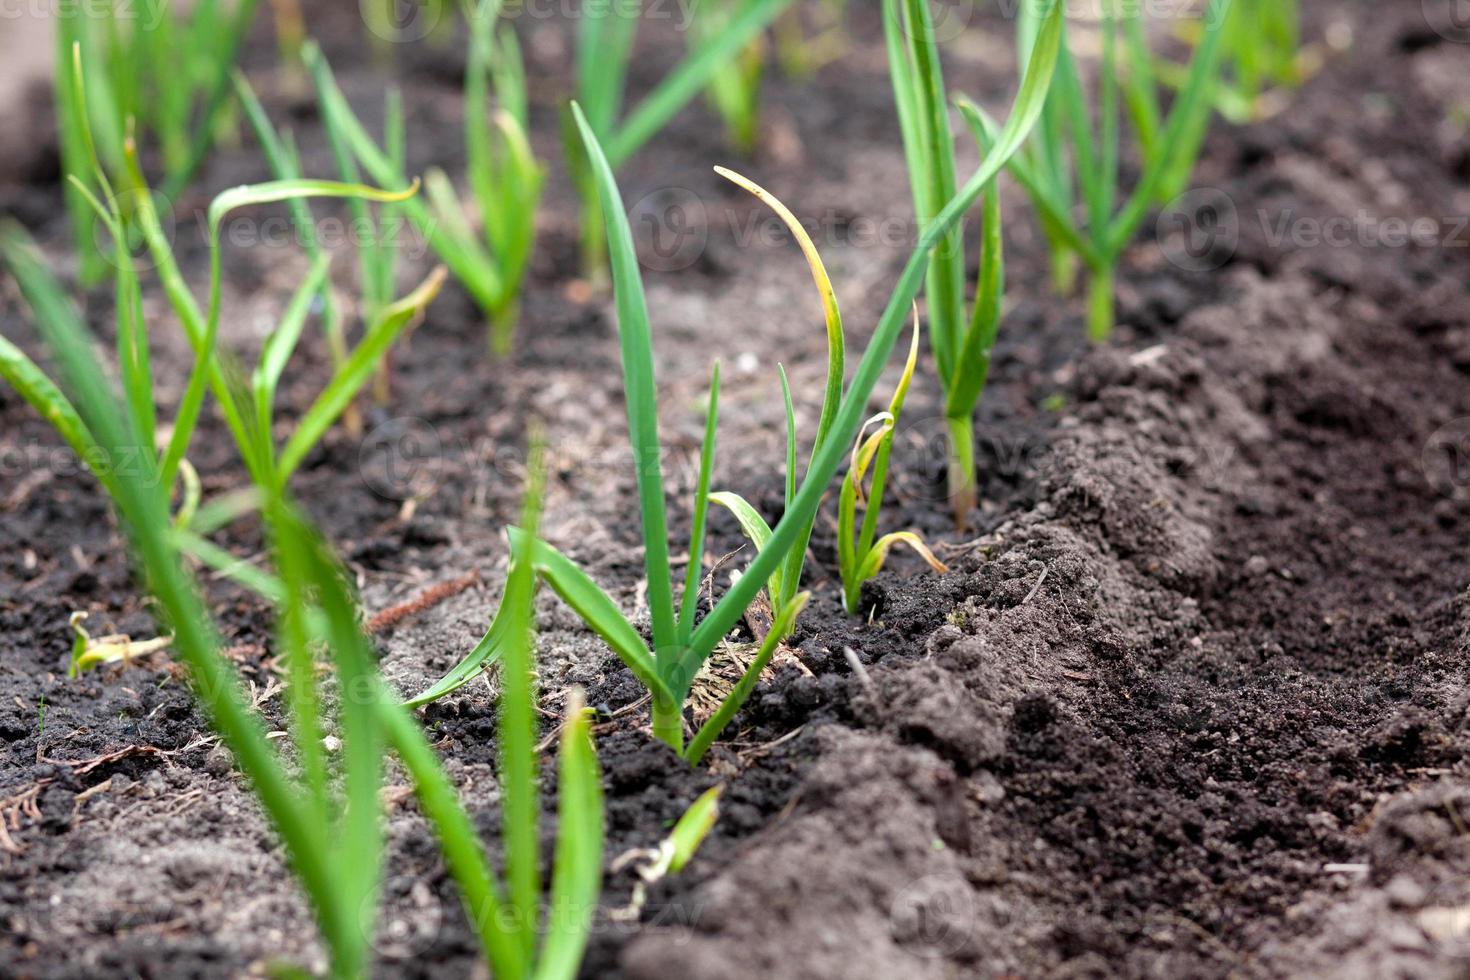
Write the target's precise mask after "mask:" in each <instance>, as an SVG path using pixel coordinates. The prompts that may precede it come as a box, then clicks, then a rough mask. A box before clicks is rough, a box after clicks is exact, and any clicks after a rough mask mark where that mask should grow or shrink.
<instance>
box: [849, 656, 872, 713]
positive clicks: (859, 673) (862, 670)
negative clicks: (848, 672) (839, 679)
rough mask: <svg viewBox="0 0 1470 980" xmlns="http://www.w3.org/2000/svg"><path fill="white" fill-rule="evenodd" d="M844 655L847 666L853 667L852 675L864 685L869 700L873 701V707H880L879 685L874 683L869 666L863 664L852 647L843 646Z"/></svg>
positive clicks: (864, 691)
mask: <svg viewBox="0 0 1470 980" xmlns="http://www.w3.org/2000/svg"><path fill="white" fill-rule="evenodd" d="M842 656H843V658H844V659H845V660H846V661H847V666H849V667H851V668H852V675H853V676H854V677H856V678H857V679H858V683H859V684H861V685H862V686H863V693H864V694H866V695H867V696H868V700H869V701H872V702H873V707H875V708H876V707H878V687H877V685H875V684H874V683H873V677H872V675H871V674H869V673H868V668H866V667H864V666H863V662H862V661H861V660H859V659H858V655H857V653H856V651H854V650H853V648H852V647H843V648H842Z"/></svg>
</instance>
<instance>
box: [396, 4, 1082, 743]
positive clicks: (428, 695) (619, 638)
mask: <svg viewBox="0 0 1470 980" xmlns="http://www.w3.org/2000/svg"><path fill="white" fill-rule="evenodd" d="M1058 36H1059V33H1058V32H1057V31H1055V30H1053V31H1052V32H1051V33H1050V35H1049V37H1051V39H1052V43H1051V44H1046V43H1043V44H1039V45H1038V46H1037V49H1036V51H1035V53H1034V54H1033V60H1032V66H1031V71H1029V72H1028V75H1027V78H1026V80H1025V81H1024V82H1023V83H1022V85H1021V89H1020V92H1019V93H1018V94H1017V96H1016V102H1015V105H1014V106H1013V107H1012V110H1011V114H1010V118H1009V119H1008V120H1007V122H1006V125H1005V128H1004V130H1003V131H1002V132H1001V133H1000V134H999V136H998V138H997V140H996V145H995V147H994V148H993V150H992V152H991V153H990V154H989V155H988V156H987V158H986V159H985V161H984V162H982V163H981V165H980V167H979V169H978V170H977V171H976V172H975V174H974V175H973V176H972V177H971V178H970V180H969V181H968V182H967V183H966V184H965V185H964V187H963V188H961V189H960V191H959V192H958V194H956V195H955V197H954V198H953V200H951V201H950V202H949V204H947V205H946V206H945V207H944V208H943V209H942V210H941V211H940V212H939V214H938V215H936V216H935V218H934V220H933V221H932V222H930V223H929V224H928V226H927V227H926V228H925V229H924V232H923V234H922V235H921V236H920V238H919V241H918V244H917V246H916V247H915V249H914V252H913V254H912V255H911V256H910V257H909V260H908V262H907V264H906V265H905V266H904V270H903V273H902V274H901V276H900V277H899V281H898V284H897V286H896V287H895V289H894V292H893V295H892V296H891V297H890V299H889V301H888V305H887V306H886V307H885V309H884V311H883V315H882V317H881V318H880V319H879V321H878V325H877V329H876V330H875V331H874V334H873V340H872V341H871V342H870V343H869V345H868V348H867V350H866V351H865V352H864V353H863V356H862V359H861V361H860V362H859V363H858V366H857V369H856V371H855V373H854V377H853V380H852V383H851V385H850V386H849V387H848V389H847V392H846V394H845V395H844V396H843V398H842V399H841V401H840V403H839V404H838V406H837V410H836V414H835V416H834V418H833V420H832V423H831V427H830V433H829V437H828V438H827V439H826V440H825V441H824V442H823V443H822V445H821V447H820V448H819V449H818V450H817V452H816V453H815V455H814V456H813V457H812V460H811V462H810V464H809V465H808V467H807V471H806V476H805V477H804V478H803V480H802V482H801V486H800V487H799V488H798V489H797V490H796V491H795V493H794V494H793V495H792V497H791V505H790V506H789V507H787V508H786V512H785V514H784V515H783V516H782V518H781V520H780V521H779V522H777V524H776V526H775V528H773V529H772V530H771V535H770V537H769V539H768V540H767V541H766V542H765V544H764V546H763V547H762V548H761V549H760V551H759V553H758V554H757V555H756V556H755V558H754V560H752V562H751V563H750V565H749V567H748V568H747V569H746V571H745V573H744V574H743V575H741V576H740V578H739V579H738V580H736V581H735V582H734V583H733V584H732V585H731V587H730V588H729V589H728V590H727V591H726V592H725V594H724V595H723V596H721V597H720V599H719V600H718V601H717V602H715V604H714V606H713V608H712V609H710V611H709V612H708V613H707V614H706V615H705V616H704V618H703V619H702V620H700V621H699V622H697V623H696V621H695V613H696V606H697V599H698V595H697V593H698V585H699V581H700V574H701V571H702V568H703V547H704V530H705V519H706V517H707V512H708V493H709V484H710V473H711V468H712V466H713V462H714V442H715V423H716V419H717V416H718V392H719V369H718V366H716V368H715V373H714V375H713V379H712V381H711V385H710V387H711V391H710V405H709V410H708V412H707V415H706V420H705V436H704V445H703V449H702V450H701V453H700V463H699V477H698V481H697V488H696V491H695V498H694V508H693V521H692V528H691V530H692V533H691V535H690V545H689V560H688V566H687V568H686V571H685V576H684V592H683V596H682V599H681V601H680V602H679V603H678V604H677V605H676V603H675V595H674V574H673V569H672V563H671V561H670V552H669V541H668V521H667V516H666V512H665V501H664V485H663V472H662V465H661V463H660V459H659V456H660V446H659V441H658V401H657V387H656V384H655V381H654V363H653V338H652V331H651V329H650V325H649V317H648V304H647V300H646V298H645V295H644V291H643V282H642V278H641V276H640V273H639V269H638V259H637V255H636V253H635V252H634V248H633V232H632V229H631V228H630V227H629V225H628V217H627V213H626V212H625V211H624V208H623V203H622V197H621V194H620V192H619V190H618V186H617V181H616V178H614V176H613V170H612V164H611V162H610V160H609V159H608V157H607V155H606V154H605V153H604V152H603V150H602V146H601V144H600V143H599V141H598V139H597V136H596V134H595V133H594V132H593V130H592V127H591V124H590V123H589V122H588V120H587V118H586V116H585V115H583V113H582V110H581V107H580V106H577V105H576V104H575V103H574V104H573V106H572V110H571V111H572V116H573V120H574V121H575V123H576V125H577V128H578V131H579V133H580V134H581V137H582V140H583V144H584V146H585V149H586V153H587V159H588V161H589V163H590V165H591V170H592V175H593V177H594V178H595V180H596V182H597V187H598V193H599V198H600V203H601V205H602V208H603V210H604V213H606V214H607V215H609V220H608V222H607V238H608V250H609V255H610V257H611V259H612V273H613V292H614V297H615V301H616V306H617V316H618V335H619V338H620V342H621V346H622V354H623V384H624V392H625V398H626V401H627V408H628V431H629V437H630V441H631V442H632V448H633V459H634V462H635V465H636V477H637V485H638V496H639V505H640V513H641V517H642V523H643V544H644V547H643V554H644V574H645V576H646V579H647V583H646V586H647V587H646V596H647V602H648V606H649V610H650V613H651V618H652V633H653V642H652V645H651V646H650V644H649V642H648V641H647V640H645V639H644V637H643V636H642V635H641V634H640V633H639V632H638V630H637V629H636V628H635V627H634V626H633V624H632V623H630V622H629V621H628V619H627V618H626V617H625V616H624V615H623V613H622V611H621V610H620V609H619V608H618V605H617V603H616V602H614V601H613V600H612V598H611V597H609V596H608V595H607V593H606V592H604V591H602V589H600V588H599V587H598V586H597V584H596V583H595V582H593V581H592V579H591V578H589V577H588V576H587V575H586V573H584V572H583V571H582V570H581V569H580V568H578V567H577V566H576V565H575V564H574V563H573V562H572V561H570V560H569V559H567V558H566V557H565V556H564V555H562V554H561V553H560V552H558V551H556V550H555V549H553V548H552V547H551V546H550V545H548V544H546V543H545V542H543V541H540V540H538V539H537V538H536V537H535V536H534V535H528V534H526V533H524V532H523V531H517V530H515V529H512V530H511V532H510V542H511V562H512V566H516V565H527V564H528V565H529V566H530V567H532V568H534V569H535V571H536V573H537V575H538V576H539V578H540V579H541V580H542V581H544V582H545V583H546V584H547V585H549V586H550V587H551V589H552V591H554V592H555V593H556V594H557V595H558V596H559V597H560V598H561V599H562V601H563V602H565V603H567V605H569V606H571V608H572V609H573V610H574V611H575V612H576V613H577V615H578V616H580V617H581V618H582V620H583V621H584V622H585V623H586V624H587V625H588V626H589V627H591V629H592V630H593V631H594V632H595V633H597V634H598V635H599V636H600V637H601V638H602V639H603V640H604V641H605V642H606V643H607V644H608V646H609V647H610V648H611V649H612V650H613V652H614V653H615V654H616V655H617V656H618V657H619V658H620V659H621V660H622V661H623V663H624V664H625V665H626V666H627V667H628V668H629V670H631V671H632V672H633V675H634V676H635V677H637V678H638V680H639V681H640V682H641V683H642V684H643V685H644V686H645V687H647V688H648V690H649V693H650V695H651V702H652V716H653V734H654V736H655V737H656V738H658V739H659V740H661V741H663V742H665V743H667V744H668V745H669V746H671V747H672V748H674V749H675V750H676V751H678V752H679V753H680V754H681V755H682V756H683V757H684V758H685V759H686V760H687V761H689V762H690V763H691V764H692V763H695V762H697V761H698V760H699V759H700V757H701V756H702V755H703V753H704V752H705V751H706V750H707V749H708V747H709V746H710V744H712V743H713V741H714V739H715V738H717V737H718V736H719V734H720V733H721V732H722V731H723V729H724V728H725V726H726V725H728V724H729V722H730V721H731V720H733V718H734V715H735V713H736V711H738V710H739V708H740V706H741V705H742V704H743V703H744V702H745V700H746V699H747V698H748V697H749V696H750V694H751V692H752V691H753V690H754V687H755V684H756V682H757V681H758V679H759V677H760V674H761V671H763V670H764V669H765V667H766V665H767V664H768V663H769V662H770V659H771V657H772V656H773V655H774V654H775V650H776V647H777V645H778V644H779V642H780V639H781V638H782V637H783V636H785V635H787V633H788V632H789V630H790V626H791V623H793V622H794V621H795V619H796V616H797V615H798V614H799V613H800V611H801V605H802V602H803V601H804V600H803V599H802V597H801V596H800V595H798V596H797V597H796V599H795V600H793V601H792V602H790V603H789V604H787V605H786V606H785V607H784V608H783V609H782V610H781V613H780V614H779V615H778V616H777V617H776V621H775V622H774V623H773V624H772V627H771V630H770V632H769V633H768V634H767V635H766V638H765V639H764V641H762V643H761V646H760V649H759V651H758V653H757V654H756V657H755V660H754V661H753V662H752V663H751V666H750V669H749V670H747V671H746V672H745V675H744V676H743V677H742V678H741V679H740V681H739V682H738V683H737V684H736V686H735V688H734V690H733V691H731V693H730V695H729V696H728V697H727V698H726V699H725V701H724V702H723V703H722V704H721V706H720V707H719V709H717V710H716V712H715V714H714V715H713V716H712V717H711V718H710V719H709V720H708V721H707V722H706V723H705V724H704V725H703V726H702V727H701V728H700V730H699V731H698V733H697V734H696V735H695V737H694V739H693V740H692V741H691V742H690V743H689V744H688V745H687V747H686V745H685V742H684V717H683V709H684V704H685V701H686V700H687V699H688V696H689V691H690V687H691V685H692V684H693V681H694V677H695V675H696V673H697V672H698V671H699V669H700V668H701V667H702V666H703V664H704V662H705V661H706V660H707V659H708V658H709V656H710V655H711V654H712V653H713V652H714V650H715V648H716V646H718V645H719V643H720V642H721V641H722V640H724V638H725V636H726V634H728V633H729V632H730V630H731V629H732V628H734V626H735V624H736V622H737V621H738V620H739V619H740V618H741V617H742V616H743V615H744V614H745V611H746V609H747V608H749V606H750V604H751V603H752V602H753V601H754V600H755V598H756V595H757V593H759V592H760V590H761V589H762V588H764V587H765V586H766V583H768V582H769V580H770V577H771V575H773V574H774V573H775V572H776V571H777V570H778V569H779V568H781V567H782V566H783V565H784V564H785V563H786V562H788V561H790V560H791V553H792V550H793V548H797V547H801V548H803V549H804V548H805V542H806V538H807V536H808V534H809V533H810V527H811V522H812V520H813V519H814V515H815V514H816V511H817V508H818V507H819V506H820V505H821V501H822V497H823V495H824V494H825V493H826V490H827V487H828V486H830V485H831V482H832V478H833V477H834V476H835V475H836V473H837V470H838V468H839V467H840V466H841V465H842V460H843V456H844V455H845V452H844V450H845V447H846V446H848V445H851V443H852V440H853V439H854V438H855V437H856V436H857V433H858V429H859V428H860V427H861V425H862V421H863V413H864V411H865V410H866V406H867V400H868V397H869V395H871V394H872V392H873V388H874V387H875V386H876V385H877V383H878V378H879V376H880V375H881V374H882V372H883V368H884V365H885V364H886V363H887V361H888V358H889V355H890V354H891V353H892V352H893V347H894V344H895V343H896V342H897V340H898V335H899V333H900V331H902V329H903V325H904V319H905V314H906V313H907V312H908V311H909V309H910V307H911V306H912V304H913V301H914V297H915V295H916V294H917V293H918V291H919V288H920V285H921V282H922V280H923V278H924V273H925V269H926V267H927V265H928V261H927V260H928V255H929V252H930V250H931V249H932V248H934V246H935V244H936V243H937V242H938V241H939V240H940V239H941V238H943V237H944V236H945V235H946V234H947V233H948V231H949V230H950V228H952V227H953V226H954V225H955V223H956V222H957V221H958V220H959V219H960V216H961V215H963V214H964V213H965V212H966V211H967V210H968V209H969V208H970V206H971V205H973V204H974V202H975V201H976V200H977V199H978V198H979V197H980V195H981V193H982V192H983V191H984V190H985V188H986V187H987V186H988V185H989V184H990V183H991V182H992V181H993V180H994V179H995V176H996V174H997V173H998V172H999V171H1000V170H1001V168H1002V167H1004V166H1005V163H1006V161H1007V160H1008V159H1009V158H1010V156H1011V154H1013V153H1015V152H1016V150H1017V149H1019V148H1020V146H1021V143H1022V142H1023V141H1024V139H1025V137H1026V135H1027V133H1029V132H1030V130H1031V127H1032V126H1034V125H1035V123H1036V120H1037V118H1038V117H1039V116H1040V114H1041V107H1042V103H1043V101H1044V99H1045V95H1046V87H1047V85H1048V84H1050V81H1051V70H1052V66H1053V64H1054V63H1055V60H1056V54H1057V48H1056V44H1055V43H1054V42H1055V41H1056V39H1057V38H1058ZM505 633H506V625H505V615H504V612H503V608H502V611H501V612H498V613H497V614H496V616H495V619H494V620H493V621H492V622H491V624H490V628H489V630H488V631H487V632H486V634H485V636H484V638H482V639H481V641H480V642H479V644H477V645H476V647H475V648H474V649H473V650H471V651H470V653H469V654H468V655H467V656H466V657H465V658H464V659H463V660H462V661H461V662H460V663H459V664H458V665H457V666H456V667H455V668H454V669H453V670H451V671H450V672H449V673H448V674H447V675H445V677H443V678H442V679H440V680H439V681H438V682H437V683H435V684H434V685H432V686H431V687H430V688H429V689H427V690H426V691H424V692H423V693H421V694H419V695H417V696H416V697H415V698H413V699H412V701H410V702H409V703H410V704H424V703H427V702H429V701H433V700H435V699H436V698H440V697H443V696H444V695H446V694H448V693H450V692H451V691H453V690H455V689H456V688H458V687H460V686H462V685H464V684H465V683H467V682H468V681H470V680H471V679H473V678H474V677H476V676H478V674H479V673H480V672H482V671H483V670H484V669H486V667H488V666H489V665H490V664H491V663H493V662H494V660H495V659H496V658H497V657H499V656H500V655H501V647H502V646H503V644H504V640H505Z"/></svg>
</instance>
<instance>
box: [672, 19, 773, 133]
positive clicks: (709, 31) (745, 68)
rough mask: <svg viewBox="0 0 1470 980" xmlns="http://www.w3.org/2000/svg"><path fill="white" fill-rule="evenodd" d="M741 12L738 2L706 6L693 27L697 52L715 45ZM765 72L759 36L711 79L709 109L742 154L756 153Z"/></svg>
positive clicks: (761, 40) (764, 51) (693, 42)
mask: <svg viewBox="0 0 1470 980" xmlns="http://www.w3.org/2000/svg"><path fill="white" fill-rule="evenodd" d="M737 13H739V6H738V0H722V2H720V3H716V4H706V5H705V9H704V10H703V11H701V12H700V14H699V15H698V16H696V17H695V18H694V20H693V23H692V24H691V25H690V43H691V44H692V45H693V46H694V49H695V50H698V49H699V48H700V47H702V46H704V45H706V44H709V43H711V42H713V41H714V40H715V39H717V38H718V37H719V36H720V34H721V33H723V32H724V31H725V30H727V29H728V28H729V26H730V21H731V20H732V19H733V18H734V17H735V15H736V14H737ZM765 73H766V42H765V38H764V37H761V36H759V35H757V36H756V38H755V40H753V41H751V42H750V43H749V44H748V45H746V47H745V50H743V51H741V52H740V53H739V54H737V55H736V56H735V57H734V58H731V59H730V60H729V61H726V62H725V63H724V64H722V65H721V66H720V68H719V70H718V71H716V72H715V74H714V77H713V78H711V79H710V82H709V88H708V90H707V91H708V95H709V103H710V106H711V107H712V108H713V109H714V110H715V111H716V112H718V113H719V114H720V117H721V118H722V119H724V121H725V133H726V136H727V138H728V139H729V140H730V144H731V145H732V146H733V147H734V148H735V149H736V150H737V151H738V152H740V153H742V154H747V155H748V154H750V153H752V152H754V151H755V145H756V141H757V140H758V139H759V138H760V111H761V103H760V99H761V80H762V79H763V78H764V77H765Z"/></svg>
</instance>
